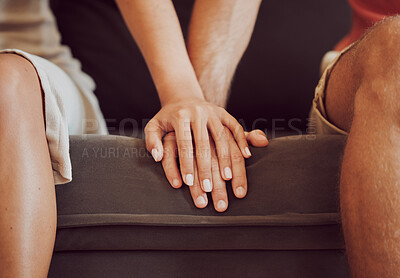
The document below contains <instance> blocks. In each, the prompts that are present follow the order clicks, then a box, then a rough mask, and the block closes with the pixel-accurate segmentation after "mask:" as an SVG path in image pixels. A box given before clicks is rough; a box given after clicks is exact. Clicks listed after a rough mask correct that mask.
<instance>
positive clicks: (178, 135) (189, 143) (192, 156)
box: [145, 99, 268, 212]
mask: <svg viewBox="0 0 400 278" xmlns="http://www.w3.org/2000/svg"><path fill="white" fill-rule="evenodd" d="M145 134H146V148H147V150H148V151H149V152H151V154H152V156H153V158H154V160H155V161H157V162H158V161H161V162H162V165H163V168H164V171H165V174H166V176H167V179H168V181H169V182H170V184H171V185H172V187H174V188H179V187H181V186H182V178H183V182H184V183H185V184H187V185H188V186H189V187H190V192H191V195H192V198H193V201H194V203H195V205H196V206H197V207H198V208H203V207H205V206H207V204H208V199H207V194H206V192H211V196H212V199H213V203H214V207H215V209H216V210H217V211H219V212H222V211H225V210H226V209H227V207H228V197H227V193H226V184H225V182H226V181H228V180H231V183H232V189H233V192H234V194H235V196H236V197H237V198H243V197H245V196H246V193H247V178H246V171H245V164H244V159H245V158H249V157H250V156H251V153H250V150H249V148H248V142H249V143H250V144H251V145H253V146H256V147H264V146H266V145H267V144H268V140H267V138H266V136H265V134H264V133H263V132H262V131H261V130H254V131H252V132H250V133H247V132H244V131H243V128H242V126H241V125H240V124H239V123H238V122H237V120H236V119H235V118H234V117H232V116H231V115H230V114H229V113H228V112H226V110H225V109H223V108H221V107H218V106H216V105H213V104H211V103H208V102H206V101H205V100H202V99H181V100H178V101H172V102H169V103H167V104H165V105H164V106H163V107H162V109H161V110H160V111H159V112H158V113H157V114H156V115H155V116H154V117H153V119H152V120H151V121H150V122H149V123H148V124H147V126H146V128H145ZM164 135H165V136H164ZM177 158H179V162H178V161H177Z"/></svg>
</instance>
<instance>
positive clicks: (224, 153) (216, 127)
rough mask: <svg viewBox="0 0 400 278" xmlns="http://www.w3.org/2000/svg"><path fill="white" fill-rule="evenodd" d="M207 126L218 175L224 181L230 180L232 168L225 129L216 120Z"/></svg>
mask: <svg viewBox="0 0 400 278" xmlns="http://www.w3.org/2000/svg"><path fill="white" fill-rule="evenodd" d="M208 125H209V127H208V128H209V130H210V132H211V135H212V139H213V140H214V143H215V148H216V150H217V151H216V153H217V155H218V162H219V169H220V172H221V174H220V175H221V176H222V178H223V179H224V180H230V179H231V178H232V168H231V157H230V153H229V144H228V137H227V133H226V127H224V126H223V125H222V124H221V122H220V121H219V120H217V119H215V120H210V121H209V124H208Z"/></svg>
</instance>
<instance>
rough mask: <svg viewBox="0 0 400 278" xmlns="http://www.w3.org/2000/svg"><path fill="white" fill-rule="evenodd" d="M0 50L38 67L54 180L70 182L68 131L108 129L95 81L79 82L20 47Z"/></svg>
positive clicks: (101, 130)
mask: <svg viewBox="0 0 400 278" xmlns="http://www.w3.org/2000/svg"><path fill="white" fill-rule="evenodd" d="M0 53H14V54H17V55H20V56H22V57H24V58H25V59H27V60H29V61H30V62H31V63H32V65H33V66H34V67H35V69H36V72H37V74H38V77H39V80H40V84H41V87H42V91H43V97H44V105H45V109H44V110H45V122H46V137H47V142H48V146H49V152H50V158H51V164H52V167H53V175H54V183H55V184H64V183H67V182H70V181H71V180H72V167H71V159H70V156H69V135H76V134H107V133H108V132H107V127H106V124H105V120H104V117H103V115H102V113H101V111H100V108H99V105H98V102H97V99H96V97H95V95H94V94H93V88H94V84H93V86H88V85H85V83H84V82H80V84H78V83H79V82H74V80H73V79H72V78H71V77H70V76H68V75H67V74H66V73H65V72H64V71H63V70H62V69H61V68H60V67H58V66H57V65H55V64H54V63H52V62H50V61H48V60H46V59H43V58H41V57H39V56H36V55H32V54H29V53H27V52H24V51H21V50H18V49H4V50H0Z"/></svg>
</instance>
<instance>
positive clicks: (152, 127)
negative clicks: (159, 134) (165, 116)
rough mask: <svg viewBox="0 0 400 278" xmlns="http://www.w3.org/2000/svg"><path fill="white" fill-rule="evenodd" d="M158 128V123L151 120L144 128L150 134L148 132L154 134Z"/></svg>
mask: <svg viewBox="0 0 400 278" xmlns="http://www.w3.org/2000/svg"><path fill="white" fill-rule="evenodd" d="M157 128H158V124H157V123H156V121H155V120H150V121H149V122H148V123H147V124H146V126H145V127H144V132H145V133H148V132H153V131H155V130H156V129H157Z"/></svg>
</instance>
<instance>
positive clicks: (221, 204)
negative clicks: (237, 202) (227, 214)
mask: <svg viewBox="0 0 400 278" xmlns="http://www.w3.org/2000/svg"><path fill="white" fill-rule="evenodd" d="M217 209H218V210H221V211H222V210H225V209H226V203H225V201H224V200H219V201H218V203H217Z"/></svg>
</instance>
